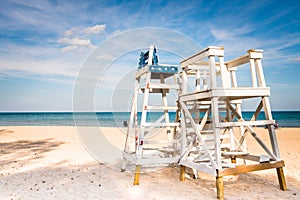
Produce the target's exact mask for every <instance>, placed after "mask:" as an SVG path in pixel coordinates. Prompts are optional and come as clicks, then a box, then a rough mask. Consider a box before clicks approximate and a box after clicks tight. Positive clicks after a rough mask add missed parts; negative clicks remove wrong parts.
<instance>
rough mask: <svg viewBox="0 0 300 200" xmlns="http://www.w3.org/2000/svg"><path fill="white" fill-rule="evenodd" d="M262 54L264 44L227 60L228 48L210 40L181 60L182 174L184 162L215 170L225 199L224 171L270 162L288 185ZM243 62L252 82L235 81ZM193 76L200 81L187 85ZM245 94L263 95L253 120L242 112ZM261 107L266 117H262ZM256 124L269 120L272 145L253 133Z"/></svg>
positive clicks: (259, 167)
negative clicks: (251, 146) (257, 150)
mask: <svg viewBox="0 0 300 200" xmlns="http://www.w3.org/2000/svg"><path fill="white" fill-rule="evenodd" d="M262 58H263V51H262V50H254V49H252V50H249V51H248V52H247V54H246V55H244V56H241V57H239V58H236V59H233V60H230V61H228V62H225V61H224V49H223V48H222V47H214V46H210V47H208V48H206V49H204V50H202V51H200V52H198V53H196V54H194V55H192V56H191V57H189V58H187V59H184V60H183V61H181V63H180V66H181V69H182V72H181V73H180V76H181V79H182V84H181V92H182V93H181V94H180V96H179V104H180V108H181V140H182V141H181V145H182V146H181V157H180V161H179V165H180V180H181V181H183V180H184V179H185V168H186V167H188V168H192V169H194V170H197V171H202V172H206V173H208V174H211V175H212V176H215V177H216V187H217V197H218V198H219V199H224V188H223V177H224V176H227V175H237V174H242V173H247V172H251V171H258V170H265V169H272V168H276V170H277V175H278V180H279V185H280V188H281V189H282V190H286V182H285V178H284V173H283V167H284V161H283V160H281V158H280V155H279V149H278V144H277V139H276V134H275V130H274V124H275V121H274V120H273V119H272V113H271V108H270V102H269V96H270V88H269V87H267V86H266V82H265V78H264V74H263V69H262V62H261V60H262ZM241 67H247V68H248V71H249V74H250V76H249V77H251V80H250V85H249V86H243V87H241V86H239V85H238V83H237V80H238V79H237V77H236V74H237V73H236V71H237V70H239V68H241ZM191 77H193V78H192V80H196V86H195V87H192V88H188V85H189V80H190V79H191ZM245 99H257V100H259V103H258V105H257V108H256V110H255V112H254V114H253V116H252V118H251V119H250V120H246V119H245V118H244V117H243V115H242V112H241V103H242V101H243V100H245ZM262 110H263V111H264V115H265V119H263V120H259V119H258V115H259V113H260V112H261V111H262ZM255 126H267V128H268V133H269V139H270V144H271V147H269V146H270V145H269V146H268V145H267V144H265V142H263V140H262V139H260V138H259V136H258V135H257V134H256V133H255V130H254V128H253V127H255ZM247 137H253V138H254V139H255V141H256V142H257V144H258V146H259V147H261V149H262V150H263V151H264V154H262V155H254V154H253V153H251V152H248V151H247V148H246V138H247Z"/></svg>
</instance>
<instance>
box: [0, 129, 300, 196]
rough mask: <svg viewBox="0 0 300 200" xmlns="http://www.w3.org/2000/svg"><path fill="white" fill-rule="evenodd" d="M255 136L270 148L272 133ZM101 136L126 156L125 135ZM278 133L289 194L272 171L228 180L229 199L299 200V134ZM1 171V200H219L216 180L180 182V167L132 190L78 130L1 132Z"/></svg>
mask: <svg viewBox="0 0 300 200" xmlns="http://www.w3.org/2000/svg"><path fill="white" fill-rule="evenodd" d="M256 131H257V133H258V134H259V135H260V136H261V138H262V139H263V140H264V141H265V142H266V143H268V141H267V140H266V138H267V137H268V133H267V132H265V130H264V129H262V128H257V129H256ZM102 132H104V133H105V135H106V137H107V140H108V141H112V142H113V143H115V146H116V147H117V148H119V150H120V151H121V150H122V148H123V147H122V144H123V143H124V142H123V140H124V138H125V137H124V134H123V133H122V130H121V129H119V128H103V129H102ZM276 132H277V139H278V143H279V147H280V153H281V157H282V159H283V160H284V161H285V164H286V167H285V168H284V172H285V177H286V181H287V187H288V190H287V191H281V190H280V189H279V186H278V181H277V176H276V170H275V169H271V170H264V171H258V172H252V173H247V174H242V175H239V176H235V177H229V178H226V179H225V181H224V188H225V199H300V128H280V129H278V130H277V131H276ZM116 135H118V137H116ZM254 143H255V142H254V140H251V139H250V140H248V141H247V147H248V149H249V150H250V151H251V152H259V151H260V149H259V148H256V147H255V145H254ZM99 148H101V144H100V147H99ZM103 148H105V147H103ZM0 171H1V174H0V190H1V192H0V199H1V200H2V199H30V200H31V199H151V200H154V199H216V189H215V178H214V177H211V176H209V175H207V174H204V173H199V175H200V178H199V179H187V180H186V181H185V182H180V181H179V179H178V177H179V169H178V168H177V167H166V168H162V169H160V170H158V171H153V172H148V173H143V174H141V177H140V185H138V186H133V185H132V183H133V174H132V173H130V172H128V171H127V172H120V171H119V170H118V169H117V167H116V166H112V167H111V166H108V165H106V164H103V163H102V162H100V161H97V160H95V159H94V157H93V156H91V155H90V154H89V153H88V152H87V150H86V149H85V147H84V145H82V144H81V141H80V138H79V136H78V134H77V130H76V128H75V127H49V126H47V127H43V126H40V127H37V126H36V127H0Z"/></svg>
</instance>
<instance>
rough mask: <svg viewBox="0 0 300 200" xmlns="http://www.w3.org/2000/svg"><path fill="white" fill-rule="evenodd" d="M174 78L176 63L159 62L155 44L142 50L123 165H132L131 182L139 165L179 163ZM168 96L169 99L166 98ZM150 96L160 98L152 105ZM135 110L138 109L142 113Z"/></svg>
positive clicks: (136, 181) (176, 70)
mask: <svg viewBox="0 0 300 200" xmlns="http://www.w3.org/2000/svg"><path fill="white" fill-rule="evenodd" d="M177 81H178V66H174V65H166V64H160V63H159V62H158V55H157V49H156V47H155V46H154V45H151V46H150V48H149V50H148V51H146V52H141V55H140V59H139V66H138V70H137V72H136V76H135V88H134V94H133V98H132V108H131V113H130V120H129V123H128V130H127V137H126V142H125V148H124V152H123V165H122V170H125V169H126V165H127V163H128V162H130V163H131V164H133V165H135V177H134V185H138V184H139V176H140V171H141V166H163V165H168V164H173V163H177V162H178V159H179V156H180V139H179V137H180V132H178V129H177V127H178V125H179V123H178V122H177V121H178V119H179V118H178V117H179V115H178V114H179V110H178V107H177V102H176V101H177V98H178V90H179V84H178V82H177ZM172 95H173V96H172ZM169 96H171V97H172V98H169V99H168V97H169ZM151 98H152V100H153V99H158V98H160V99H161V101H160V103H159V104H155V105H153V104H151ZM139 102H141V103H142V105H141V106H140V104H139ZM152 102H153V101H152ZM156 103H157V102H156ZM169 103H172V106H169ZM138 110H141V116H139V114H140V113H138ZM169 112H177V113H176V117H175V118H176V119H175V120H173V122H171V121H170V115H169Z"/></svg>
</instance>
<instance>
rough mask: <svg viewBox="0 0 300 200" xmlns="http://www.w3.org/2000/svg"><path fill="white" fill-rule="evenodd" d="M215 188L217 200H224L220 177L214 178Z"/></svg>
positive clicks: (222, 184) (221, 178) (222, 183)
mask: <svg viewBox="0 0 300 200" xmlns="http://www.w3.org/2000/svg"><path fill="white" fill-rule="evenodd" d="M216 187H217V198H218V199H220V200H224V182H223V177H222V176H219V175H218V176H217V177H216Z"/></svg>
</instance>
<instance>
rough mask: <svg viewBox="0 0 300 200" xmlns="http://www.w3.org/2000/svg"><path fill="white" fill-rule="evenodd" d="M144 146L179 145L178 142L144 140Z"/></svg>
mask: <svg viewBox="0 0 300 200" xmlns="http://www.w3.org/2000/svg"><path fill="white" fill-rule="evenodd" d="M143 142H144V144H174V143H179V140H144V141H143Z"/></svg>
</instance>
